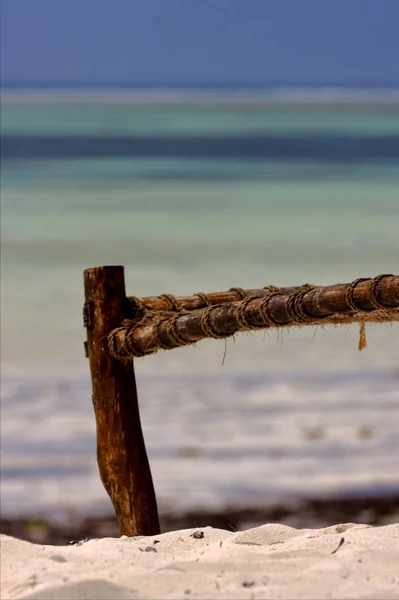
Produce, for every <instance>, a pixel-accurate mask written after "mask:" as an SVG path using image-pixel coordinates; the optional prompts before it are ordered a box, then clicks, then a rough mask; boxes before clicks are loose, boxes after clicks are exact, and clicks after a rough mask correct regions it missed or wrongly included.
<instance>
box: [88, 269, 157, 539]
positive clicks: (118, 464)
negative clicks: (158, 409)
mask: <svg viewBox="0 0 399 600" xmlns="http://www.w3.org/2000/svg"><path fill="white" fill-rule="evenodd" d="M84 288H85V305H84V322H85V326H86V328H87V345H86V350H87V354H88V357H89V360H90V371H91V381H92V388H93V405H94V412H95V416H96V424H97V460H98V466H99V470H100V476H101V480H102V482H103V484H104V487H105V489H106V490H107V492H108V494H109V496H110V498H111V500H112V503H113V505H114V508H115V512H116V517H117V520H118V524H119V529H120V533H121V535H128V536H136V535H156V534H158V533H159V532H160V528H159V519H158V510H157V504H156V498H155V492H154V486H153V482H152V477H151V471H150V466H149V462H148V458H147V452H146V448H145V444H144V438H143V432H142V429H141V423H140V414H139V407H138V399H137V390H136V381H135V377H134V367H133V361H132V360H130V361H125V362H121V361H117V360H115V359H113V358H112V357H111V356H110V354H109V351H108V334H109V333H110V331H111V330H112V329H114V328H115V327H119V326H120V324H121V322H122V320H123V319H124V318H125V314H124V309H125V304H126V292H125V277H124V269H123V267H120V266H117V267H97V268H94V269H87V270H86V271H85V272H84Z"/></svg>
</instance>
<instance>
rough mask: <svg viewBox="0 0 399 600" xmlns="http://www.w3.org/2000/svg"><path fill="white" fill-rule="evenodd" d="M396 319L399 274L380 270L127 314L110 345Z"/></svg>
mask: <svg viewBox="0 0 399 600" xmlns="http://www.w3.org/2000/svg"><path fill="white" fill-rule="evenodd" d="M398 320H399V276H393V275H383V276H379V277H376V278H375V279H359V280H356V281H354V282H352V283H349V284H337V285H332V286H326V287H313V288H312V287H306V286H305V287H303V288H296V289H295V290H294V291H293V292H290V293H285V292H284V291H278V292H277V291H275V292H270V293H269V295H268V296H265V297H263V298H251V297H248V298H246V299H245V300H242V301H241V302H231V303H230V304H222V305H218V306H210V307H208V308H203V309H199V310H192V311H188V312H181V313H179V312H175V313H173V312H171V311H169V312H164V313H162V312H161V311H150V312H148V313H147V314H146V315H145V316H144V318H143V319H142V320H141V321H139V322H137V321H129V320H127V321H125V322H124V326H123V327H119V328H118V329H116V330H114V331H113V332H112V335H111V336H110V338H109V348H110V351H111V353H112V354H113V355H114V356H116V357H118V358H120V359H124V358H126V357H129V356H144V355H147V354H152V353H154V352H156V351H157V350H159V349H161V348H162V349H172V348H177V347H179V346H185V345H189V344H194V343H195V342H197V341H199V340H201V339H204V338H211V337H214V338H218V337H219V338H227V337H229V336H232V335H234V334H235V333H237V332H239V331H245V330H249V329H262V328H269V327H290V326H294V325H297V326H298V325H299V326H303V325H327V324H348V323H354V322H357V323H359V322H360V323H361V322H393V321H398Z"/></svg>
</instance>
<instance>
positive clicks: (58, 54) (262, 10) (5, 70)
mask: <svg viewBox="0 0 399 600" xmlns="http://www.w3.org/2000/svg"><path fill="white" fill-rule="evenodd" d="M1 9H2V15H1V16H2V25H1V34H2V35H1V67H2V68H1V75H2V80H3V82H22V83H34V82H41V83H47V84H54V83H64V84H67V83H71V82H74V83H82V84H84V83H88V84H95V83H96V82H97V83H108V84H112V83H118V82H123V83H126V84H163V85H165V84H168V83H176V84H194V83H198V82H200V83H204V84H206V83H208V84H212V83H216V84H223V83H229V82H236V83H241V84H242V83H245V82H259V83H266V84H267V83H273V82H286V83H303V84H306V83H331V84H338V83H345V84H359V83H370V84H378V83H394V84H399V34H398V31H399V0H2V1H1Z"/></svg>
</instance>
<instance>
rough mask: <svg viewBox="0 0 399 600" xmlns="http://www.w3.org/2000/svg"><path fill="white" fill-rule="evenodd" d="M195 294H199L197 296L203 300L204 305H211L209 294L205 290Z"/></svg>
mask: <svg viewBox="0 0 399 600" xmlns="http://www.w3.org/2000/svg"><path fill="white" fill-rule="evenodd" d="M194 296H197V298H199V299H200V300H201V302H202V305H203V306H210V302H209V299H208V296H207V295H206V294H204V293H203V292H197V293H196V294H194Z"/></svg>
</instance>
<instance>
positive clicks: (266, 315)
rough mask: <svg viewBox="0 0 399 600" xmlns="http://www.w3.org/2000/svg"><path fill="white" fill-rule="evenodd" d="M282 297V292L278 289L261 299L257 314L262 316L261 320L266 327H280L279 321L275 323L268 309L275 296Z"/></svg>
mask: <svg viewBox="0 0 399 600" xmlns="http://www.w3.org/2000/svg"><path fill="white" fill-rule="evenodd" d="M271 287H273V286H271ZM264 289H267V288H264ZM283 295H284V294H283V292H282V291H280V290H279V289H278V288H276V289H275V290H271V291H270V292H268V293H267V294H266V296H264V298H262V301H261V303H260V306H259V312H260V314H261V315H262V319H263V320H264V321H265V323H266V327H276V326H277V327H279V326H281V323H279V321H277V320H276V319H275V318H274V317H273V315H272V314H271V312H270V309H269V302H270V300H271V299H272V298H274V297H275V296H283Z"/></svg>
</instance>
